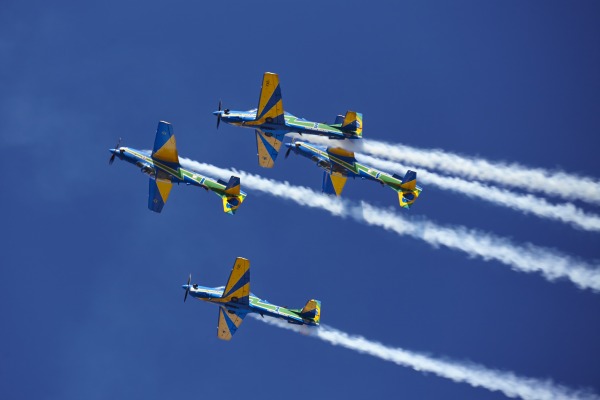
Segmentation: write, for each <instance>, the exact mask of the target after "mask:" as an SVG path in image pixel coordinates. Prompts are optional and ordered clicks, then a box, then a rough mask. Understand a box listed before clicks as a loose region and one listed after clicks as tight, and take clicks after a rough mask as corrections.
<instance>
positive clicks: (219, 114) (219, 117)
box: [217, 99, 221, 129]
mask: <svg viewBox="0 0 600 400" xmlns="http://www.w3.org/2000/svg"><path fill="white" fill-rule="evenodd" d="M219 124H221V99H219V113H218V114H217V129H219Z"/></svg>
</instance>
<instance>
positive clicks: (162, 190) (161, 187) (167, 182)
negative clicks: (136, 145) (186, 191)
mask: <svg viewBox="0 0 600 400" xmlns="http://www.w3.org/2000/svg"><path fill="white" fill-rule="evenodd" d="M172 187H173V183H171V179H169V175H168V174H167V173H166V172H164V171H158V172H157V174H156V179H150V193H149V196H148V208H149V209H151V210H152V211H154V212H157V213H159V212H161V211H162V209H163V207H164V205H165V203H166V202H167V199H168V198H169V193H171V188H172Z"/></svg>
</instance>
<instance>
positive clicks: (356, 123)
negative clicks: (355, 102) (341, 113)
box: [341, 111, 363, 138]
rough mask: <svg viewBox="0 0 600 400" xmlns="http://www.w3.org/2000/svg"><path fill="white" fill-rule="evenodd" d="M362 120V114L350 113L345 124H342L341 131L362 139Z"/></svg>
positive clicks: (347, 114)
mask: <svg viewBox="0 0 600 400" xmlns="http://www.w3.org/2000/svg"><path fill="white" fill-rule="evenodd" d="M362 119H363V116H362V114H361V113H357V112H356V111H348V112H347V113H346V116H345V117H344V122H342V127H341V129H342V130H343V131H344V132H347V133H351V134H353V135H354V136H355V137H357V138H362V130H363V127H362Z"/></svg>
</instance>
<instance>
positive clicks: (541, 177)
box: [290, 134, 600, 205]
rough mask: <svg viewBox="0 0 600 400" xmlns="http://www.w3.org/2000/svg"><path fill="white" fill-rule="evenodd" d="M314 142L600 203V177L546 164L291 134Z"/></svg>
mask: <svg viewBox="0 0 600 400" xmlns="http://www.w3.org/2000/svg"><path fill="white" fill-rule="evenodd" d="M290 136H291V137H295V138H301V139H302V140H306V141H310V142H312V143H317V144H322V145H331V146H337V147H344V148H346V149H347V150H351V151H360V152H364V153H368V154H371V155H373V156H375V157H380V158H385V159H388V160H393V161H399V162H404V163H407V164H411V165H417V166H420V167H425V168H430V169H437V170H441V171H443V172H444V173H446V174H456V175H460V176H463V177H465V178H470V179H477V180H480V181H489V182H495V183H497V184H500V185H503V186H507V187H514V188H519V189H521V190H524V191H528V192H539V193H544V194H546V195H550V196H556V197H560V198H563V199H566V200H570V201H571V200H581V201H585V202H588V203H591V204H596V205H599V204H600V181H599V180H598V179H595V178H591V177H586V176H579V175H575V174H570V173H567V172H563V171H550V170H547V169H543V168H528V167H526V166H523V165H520V164H517V163H510V164H508V163H503V162H492V161H488V160H484V159H481V158H475V157H468V156H461V155H458V154H454V153H447V152H445V151H443V150H439V149H427V150H424V149H418V148H415V147H410V146H406V145H401V144H392V143H386V142H379V141H376V140H370V139H363V140H360V141H348V140H335V141H332V140H329V139H327V138H322V137H318V136H314V135H304V136H302V137H300V136H299V135H298V134H292V135H290Z"/></svg>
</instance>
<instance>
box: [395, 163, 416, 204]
mask: <svg viewBox="0 0 600 400" xmlns="http://www.w3.org/2000/svg"><path fill="white" fill-rule="evenodd" d="M421 190H422V189H421V188H420V187H419V186H417V173H416V172H415V171H411V170H408V171H407V172H406V175H404V178H402V184H401V185H400V190H398V199H399V200H400V207H402V208H410V206H411V205H412V204H413V203H414V202H415V201H416V200H417V197H419V193H421Z"/></svg>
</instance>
